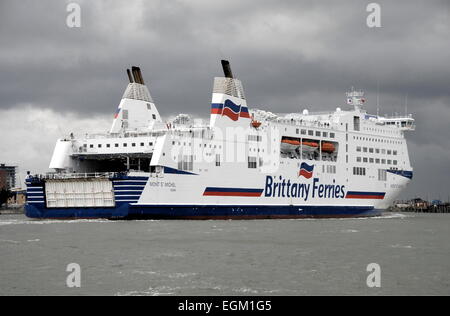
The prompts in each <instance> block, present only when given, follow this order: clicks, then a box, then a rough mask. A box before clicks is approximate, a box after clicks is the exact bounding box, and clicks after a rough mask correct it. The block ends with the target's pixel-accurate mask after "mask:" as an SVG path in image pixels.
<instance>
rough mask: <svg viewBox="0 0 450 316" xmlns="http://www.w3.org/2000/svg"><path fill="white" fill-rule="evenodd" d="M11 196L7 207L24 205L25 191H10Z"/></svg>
mask: <svg viewBox="0 0 450 316" xmlns="http://www.w3.org/2000/svg"><path fill="white" fill-rule="evenodd" d="M11 193H12V196H11V197H10V198H9V199H8V205H10V206H11V205H24V204H25V202H26V190H22V189H12V190H11Z"/></svg>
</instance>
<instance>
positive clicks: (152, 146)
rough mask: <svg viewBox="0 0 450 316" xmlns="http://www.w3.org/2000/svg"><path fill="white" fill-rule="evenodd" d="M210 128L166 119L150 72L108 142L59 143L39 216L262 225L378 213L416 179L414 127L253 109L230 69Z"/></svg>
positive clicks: (31, 182)
mask: <svg viewBox="0 0 450 316" xmlns="http://www.w3.org/2000/svg"><path fill="white" fill-rule="evenodd" d="M222 67H223V70H224V77H216V78H215V79H214V85H213V93H212V101H211V107H210V119H209V122H204V121H203V120H201V119H193V118H191V116H189V115H186V114H179V115H178V116H177V117H175V118H173V119H171V120H166V121H163V120H162V118H161V116H160V114H159V111H158V109H157V107H156V105H155V102H154V101H153V99H152V97H151V95H150V92H149V90H148V88H147V86H146V85H145V83H144V79H143V76H142V73H141V70H140V69H139V68H138V67H132V69H131V71H130V70H128V69H127V74H128V79H129V84H128V86H127V88H126V90H125V93H124V95H123V97H122V100H121V102H120V104H119V106H118V108H117V111H116V113H115V115H114V120H113V123H112V126H111V129H110V131H109V132H108V133H105V134H102V135H86V136H83V137H81V138H77V137H75V136H74V135H73V134H71V135H69V136H67V137H65V138H61V139H59V140H58V141H57V143H56V146H55V149H54V152H53V156H52V159H51V162H50V166H49V168H50V169H53V170H54V172H51V173H47V174H45V175H30V176H28V177H27V180H26V185H27V200H28V201H27V205H26V215H27V216H29V217H33V218H111V219H112V218H115V219H117V218H167V219H173V218H182V219H255V218H304V217H348V216H374V215H379V214H380V213H381V212H382V210H383V209H385V208H387V207H388V206H389V205H390V204H391V203H392V201H393V200H394V199H395V198H396V197H397V196H398V194H399V193H400V192H401V191H402V190H403V189H404V188H405V186H406V185H407V183H408V182H409V181H410V180H411V179H412V174H413V171H412V167H411V165H410V161H409V156H408V149H407V144H406V139H405V137H404V133H405V132H406V131H410V130H414V129H415V124H414V119H413V118H412V117H411V116H410V115H408V116H403V117H382V116H379V115H370V114H368V113H367V112H366V111H365V110H364V102H365V99H364V94H363V92H361V91H355V90H353V89H352V91H350V92H348V93H347V105H346V107H347V108H348V109H345V110H343V109H341V108H336V110H334V111H330V112H321V113H309V111H308V110H304V111H303V112H302V113H291V114H284V115H280V114H274V113H272V112H269V111H263V110H258V109H251V108H249V107H248V106H247V99H246V97H245V94H244V89H243V86H242V83H241V81H239V80H238V79H236V78H234V76H233V74H232V71H231V68H230V65H229V63H228V61H224V60H223V61H222Z"/></svg>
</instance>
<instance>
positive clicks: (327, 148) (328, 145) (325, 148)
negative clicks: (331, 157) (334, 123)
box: [322, 143, 336, 153]
mask: <svg viewBox="0 0 450 316" xmlns="http://www.w3.org/2000/svg"><path fill="white" fill-rule="evenodd" d="M335 150H336V147H334V145H333V144H332V143H322V151H323V152H327V153H332V152H334V151H335Z"/></svg>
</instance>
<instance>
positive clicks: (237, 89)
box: [213, 77, 245, 100]
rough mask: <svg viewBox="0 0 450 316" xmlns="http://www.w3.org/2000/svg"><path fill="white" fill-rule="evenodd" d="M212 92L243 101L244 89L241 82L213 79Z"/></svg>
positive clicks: (219, 78) (228, 79) (229, 79)
mask: <svg viewBox="0 0 450 316" xmlns="http://www.w3.org/2000/svg"><path fill="white" fill-rule="evenodd" d="M213 92H214V93H224V94H228V95H231V96H233V97H236V98H241V99H244V100H245V95H244V88H243V87H242V83H241V81H240V80H238V79H234V78H224V77H216V78H214V87H213Z"/></svg>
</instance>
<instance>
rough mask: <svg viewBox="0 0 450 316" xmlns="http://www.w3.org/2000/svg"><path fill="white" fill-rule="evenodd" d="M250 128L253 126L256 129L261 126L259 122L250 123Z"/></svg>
mask: <svg viewBox="0 0 450 316" xmlns="http://www.w3.org/2000/svg"><path fill="white" fill-rule="evenodd" d="M252 126H253V127H254V128H258V127H260V126H261V122H259V121H252Z"/></svg>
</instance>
